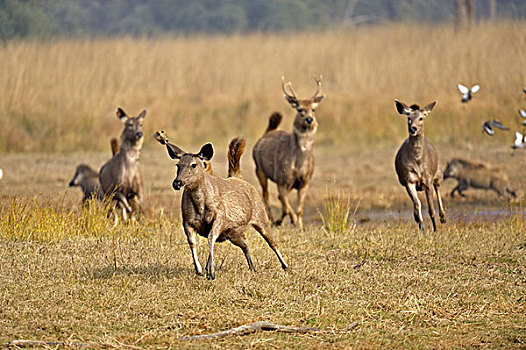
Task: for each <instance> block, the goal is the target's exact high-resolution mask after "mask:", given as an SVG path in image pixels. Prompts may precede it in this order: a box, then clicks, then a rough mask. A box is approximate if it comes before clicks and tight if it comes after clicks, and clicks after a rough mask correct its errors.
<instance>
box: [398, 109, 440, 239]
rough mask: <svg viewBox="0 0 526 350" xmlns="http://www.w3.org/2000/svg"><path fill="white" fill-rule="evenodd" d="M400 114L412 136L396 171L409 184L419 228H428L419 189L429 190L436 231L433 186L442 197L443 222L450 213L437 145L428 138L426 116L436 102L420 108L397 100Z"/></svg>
mask: <svg viewBox="0 0 526 350" xmlns="http://www.w3.org/2000/svg"><path fill="white" fill-rule="evenodd" d="M395 103H396V109H397V111H398V113H400V114H402V115H405V116H407V128H408V131H409V137H408V138H407V139H406V140H405V141H404V143H403V144H402V146H401V147H400V149H399V150H398V153H397V154H396V158H395V168H396V174H397V175H398V180H399V181H400V184H402V186H404V187H405V189H406V191H407V193H408V194H409V197H410V198H411V200H412V201H413V206H414V211H413V215H414V218H415V220H416V222H417V223H418V227H419V228H420V230H422V231H423V232H424V233H425V231H426V229H425V226H424V220H423V217H422V204H421V203H420V200H419V199H418V193H417V191H425V193H426V198H427V205H428V210H429V216H430V217H431V221H432V222H433V230H434V231H436V229H437V227H436V223H435V209H434V208H433V191H432V188H431V187H433V188H434V189H435V192H436V195H437V199H438V210H439V213H440V222H442V223H445V222H446V213H445V211H444V207H443V205H442V199H441V198H440V191H439V187H440V174H439V173H438V171H437V170H438V154H437V151H436V149H435V147H433V145H432V144H431V143H430V142H429V141H428V140H427V139H426V138H425V137H424V119H425V118H426V117H427V116H428V115H429V113H431V110H433V107H435V105H436V103H437V102H436V101H434V102H432V103H430V104H428V105H427V106H425V107H424V108H422V109H420V107H419V106H418V105H412V106H411V107H408V106H407V105H406V104H405V103H403V102H400V101H398V100H395Z"/></svg>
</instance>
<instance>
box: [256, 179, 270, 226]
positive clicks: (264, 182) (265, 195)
mask: <svg viewBox="0 0 526 350" xmlns="http://www.w3.org/2000/svg"><path fill="white" fill-rule="evenodd" d="M256 176H257V178H258V180H259V183H260V184H261V189H262V191H263V193H262V194H263V202H265V209H266V210H267V215H268V217H269V219H270V221H273V220H272V212H271V211H270V205H269V202H268V182H267V176H266V175H265V173H263V171H261V170H260V169H256Z"/></svg>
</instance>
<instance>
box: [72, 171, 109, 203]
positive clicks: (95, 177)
mask: <svg viewBox="0 0 526 350" xmlns="http://www.w3.org/2000/svg"><path fill="white" fill-rule="evenodd" d="M74 186H80V188H81V189H82V193H83V194H84V196H83V197H82V203H83V204H86V203H87V201H89V200H90V199H97V200H102V198H103V196H104V193H103V192H102V189H101V188H100V182H99V173H97V172H96V171H95V170H93V168H91V167H90V166H89V165H86V164H80V165H78V166H77V169H76V171H75V175H74V176H73V179H71V181H70V182H69V187H74Z"/></svg>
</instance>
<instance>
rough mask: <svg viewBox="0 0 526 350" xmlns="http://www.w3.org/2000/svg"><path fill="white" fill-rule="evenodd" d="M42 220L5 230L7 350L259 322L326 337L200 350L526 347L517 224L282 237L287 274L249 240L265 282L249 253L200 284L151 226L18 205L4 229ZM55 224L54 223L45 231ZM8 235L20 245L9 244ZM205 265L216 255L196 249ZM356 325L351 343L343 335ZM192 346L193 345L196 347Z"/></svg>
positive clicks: (525, 261)
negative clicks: (24, 231)
mask: <svg viewBox="0 0 526 350" xmlns="http://www.w3.org/2000/svg"><path fill="white" fill-rule="evenodd" d="M10 212H13V213H18V214H19V215H20V216H24V215H26V213H29V212H30V213H33V215H32V218H27V219H26V221H25V222H26V223H33V226H34V227H35V225H37V223H38V225H41V226H40V228H41V229H42V231H41V232H46V233H45V234H43V235H40V236H39V235H38V234H37V232H40V231H38V230H37V229H35V230H34V232H35V234H33V235H19V234H16V232H15V231H13V227H14V225H16V223H13V222H12V221H9V220H6V219H2V220H1V221H0V232H2V233H3V234H2V236H1V237H0V305H1V306H2V307H1V308H0V329H2V332H0V343H6V342H8V341H11V340H14V339H20V338H23V339H39V340H48V341H51V340H58V341H64V340H69V341H84V342H95V343H96V344H98V345H97V346H96V347H101V346H106V347H116V348H120V347H123V348H125V346H124V345H123V344H128V345H132V346H138V347H140V348H168V347H180V346H182V345H183V344H181V343H180V342H179V341H178V340H177V339H178V338H180V337H182V336H187V335H195V334H203V333H212V332H216V331H220V330H225V329H228V328H231V327H235V326H239V325H242V324H249V323H253V322H255V321H258V320H264V321H269V322H274V323H279V324H284V325H292V326H314V327H320V328H326V329H332V330H334V331H335V332H334V333H330V334H318V335H296V334H279V333H272V332H270V333H269V332H259V333H256V334H253V335H249V336H244V337H242V336H236V337H230V338H225V339H221V340H216V341H214V342H213V343H207V342H205V343H193V344H192V345H191V346H192V347H195V348H210V347H228V348H246V347H253V348H268V347H272V348H274V347H275V348H298V347H305V348H320V347H321V348H347V347H349V346H355V347H358V348H378V347H389V348H407V347H412V348H429V347H431V348H471V347H485V348H495V349H497V348H499V349H500V348H507V347H513V346H514V345H519V346H520V344H524V342H525V341H526V338H525V337H526V333H525V330H524V314H525V312H526V304H525V301H524V295H525V292H526V286H525V285H524V275H525V273H526V271H525V270H524V268H525V266H526V258H525V255H524V249H526V237H525V235H524V232H526V224H525V221H524V220H523V218H522V217H520V216H514V215H512V216H510V217H509V218H507V219H501V220H497V221H495V222H489V223H463V222H457V223H451V224H449V225H448V226H442V227H441V228H440V231H439V232H437V233H435V234H429V235H422V234H420V233H419V232H418V231H417V228H416V225H414V223H412V222H411V223H407V224H379V225H378V224H375V225H374V226H368V225H359V226H358V227H356V228H355V229H354V230H347V231H344V232H341V234H338V235H330V234H327V233H324V232H323V231H322V230H321V229H320V227H319V226H317V225H309V226H308V227H307V230H306V231H305V232H300V231H297V230H294V229H291V228H282V229H280V230H279V232H278V231H277V230H276V231H275V232H274V234H275V235H276V238H277V240H278V241H279V244H280V247H281V251H282V253H283V254H284V256H285V258H286V260H287V261H288V262H289V263H290V266H291V269H290V271H289V272H287V273H285V272H283V271H282V270H281V268H280V267H279V263H278V261H277V259H276V257H275V256H274V254H273V252H272V251H271V250H270V249H269V248H268V246H267V245H266V243H265V242H264V241H263V240H262V239H261V237H259V235H258V234H257V233H256V232H254V231H250V232H249V233H248V244H249V246H250V247H251V249H252V256H253V259H255V260H254V261H255V264H256V267H257V268H258V270H259V272H258V273H251V272H249V271H248V269H247V266H246V262H245V260H244V257H243V254H242V253H241V251H240V250H239V249H238V248H236V247H234V246H233V245H231V244H218V245H217V246H216V263H217V267H218V269H217V275H216V280H215V281H213V282H211V281H207V280H206V278H204V277H197V276H196V275H195V274H194V269H193V266H192V262H191V257H190V252H189V249H188V247H187V243H186V239H185V238H184V234H183V232H182V230H181V227H180V225H179V224H178V223H177V222H174V221H173V220H171V219H170V218H166V217H149V216H147V217H146V218H145V222H143V223H142V224H141V225H140V226H133V225H129V226H118V227H117V229H115V230H112V229H111V228H105V229H101V230H100V231H99V230H89V229H88V230H84V229H83V228H81V227H77V228H78V232H77V233H75V234H72V235H71V233H70V232H65V230H64V227H67V226H68V225H72V224H78V223H81V222H84V221H85V220H88V218H87V217H88V216H89V220H91V221H94V222H95V225H98V227H101V228H103V227H105V225H106V219H105V216H104V215H103V213H102V212H101V213H99V214H100V215H96V214H94V213H93V212H82V211H79V212H74V213H73V212H71V211H70V209H68V208H67V207H64V206H62V205H53V206H51V205H44V206H42V205H38V204H36V203H35V202H33V201H32V200H21V199H18V200H15V201H13V202H11V203H10V204H7V205H4V206H2V208H1V209H0V217H2V218H4V217H9V216H10V215H11V214H10ZM49 217H52V218H53V220H49V219H47V218H49ZM4 232H12V233H8V234H5V233H4ZM198 250H199V256H200V259H201V261H202V262H203V261H204V260H205V257H206V251H207V244H206V241H205V240H204V239H200V240H199V247H198ZM353 321H358V322H360V325H359V327H358V328H356V329H355V330H353V331H352V332H350V333H347V334H346V333H343V334H342V333H339V332H338V330H339V329H343V328H345V327H346V325H348V324H350V323H352V322H353ZM187 346H188V345H187Z"/></svg>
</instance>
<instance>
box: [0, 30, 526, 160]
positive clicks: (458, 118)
mask: <svg viewBox="0 0 526 350" xmlns="http://www.w3.org/2000/svg"><path fill="white" fill-rule="evenodd" d="M525 31H526V23H525V22H524V21H520V22H494V23H482V24H480V25H478V26H476V27H475V28H474V29H473V30H472V31H471V32H469V33H460V34H456V33H455V32H454V30H453V28H452V27H451V26H445V25H444V26H439V27H431V26H423V25H418V26H407V25H385V26H380V27H369V28H359V29H355V30H352V31H330V32H321V33H303V34H290V35H273V34H268V35H267V34H253V35H247V36H241V35H237V36H228V37H223V36H217V37H193V38H183V37H175V38H166V39H142V40H136V39H108V40H97V41H59V42H55V43H35V42H9V43H6V44H5V45H3V46H2V48H1V50H0V81H2V82H3V83H2V84H0V96H1V98H0V123H1V124H2V128H0V152H12V151H26V152H33V151H34V150H40V151H60V152H68V151H72V150H79V149H86V148H87V149H90V150H94V149H97V150H101V149H107V142H108V141H107V140H108V139H109V138H110V137H111V136H114V135H116V134H119V133H120V125H119V123H118V122H117V120H116V118H115V117H114V110H115V107H116V106H118V105H120V106H122V107H124V108H125V110H127V111H129V112H130V113H138V112H139V111H140V110H141V109H142V108H147V109H148V111H149V113H148V115H147V119H146V123H145V127H146V128H147V132H148V133H150V131H151V132H153V131H154V130H157V129H160V128H162V129H165V130H166V131H167V132H168V133H169V135H172V138H173V140H174V141H176V142H178V143H180V144H182V145H188V144H192V145H197V144H202V143H204V142H206V141H213V142H221V143H224V144H226V143H227V142H228V140H229V139H230V138H231V137H233V136H236V135H243V136H245V137H246V138H247V140H248V141H249V143H250V142H252V141H254V139H255V138H256V137H257V136H259V135H260V134H261V132H262V131H263V130H264V128H265V126H266V123H267V117H268V115H269V114H270V113H271V112H272V111H274V110H281V111H285V112H286V116H287V117H286V118H285V122H284V127H288V126H290V124H291V119H292V118H291V115H292V111H291V110H290V108H289V107H288V106H287V105H286V103H285V101H284V100H283V99H282V96H281V90H280V76H281V75H284V76H285V77H286V78H287V79H290V80H292V81H293V82H294V85H295V87H296V90H297V91H298V93H299V94H300V95H301V96H310V95H311V94H312V93H313V91H314V88H315V85H314V82H313V80H312V79H311V76H312V74H322V75H323V76H324V83H323V87H324V91H325V92H326V93H327V96H328V97H327V99H326V100H325V101H324V102H323V103H322V105H321V106H320V109H319V112H318V118H319V122H320V129H319V133H318V136H317V139H318V141H317V142H318V143H340V144H349V145H352V146H353V147H361V146H370V145H371V144H375V145H380V146H382V147H383V146H389V147H390V146H393V145H397V144H398V143H399V140H400V139H402V138H403V137H405V136H406V130H405V128H404V122H403V120H402V119H401V118H400V117H399V116H398V115H397V113H396V112H395V108H394V106H393V99H394V98H398V99H401V100H403V101H406V102H407V103H414V102H416V103H419V104H425V103H428V102H430V101H432V100H434V99H438V101H439V104H438V106H437V108H436V109H435V111H433V114H432V115H431V118H430V119H429V121H428V122H427V123H426V124H427V125H428V128H427V131H426V134H427V135H429V136H430V137H431V138H432V139H433V140H434V141H435V142H443V143H453V144H455V143H461V144H464V143H465V141H466V140H468V141H472V142H477V144H480V142H486V143H487V144H489V142H497V143H500V144H507V143H511V142H512V136H509V137H506V136H501V137H499V136H497V137H495V138H493V139H492V140H491V141H489V140H485V139H483V137H484V136H483V135H482V134H481V133H480V129H481V124H482V122H483V121H484V120H486V119H489V118H499V119H501V121H503V122H505V123H506V124H508V125H510V126H512V127H518V125H519V124H518V123H519V117H518V116H517V115H516V114H517V111H516V110H517V108H519V107H524V106H523V105H522V106H521V104H524V99H523V96H522V95H521V94H522V92H521V89H522V88H523V87H524V85H525V82H526V72H525V70H524V62H525V61H526V53H525V51H524V50H523V48H524V47H525V46H526V37H525V36H524V35H523V34H524V32H525ZM457 82H463V83H465V84H471V83H475V82H477V83H479V84H481V86H482V89H481V91H480V92H479V93H478V94H477V95H476V97H475V99H474V101H473V102H472V103H470V104H469V105H468V106H462V105H461V104H460V102H459V100H460V96H459V94H458V92H457V91H456V87H455V85H456V83H457ZM151 144H153V141H152V142H146V147H153V146H151Z"/></svg>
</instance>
